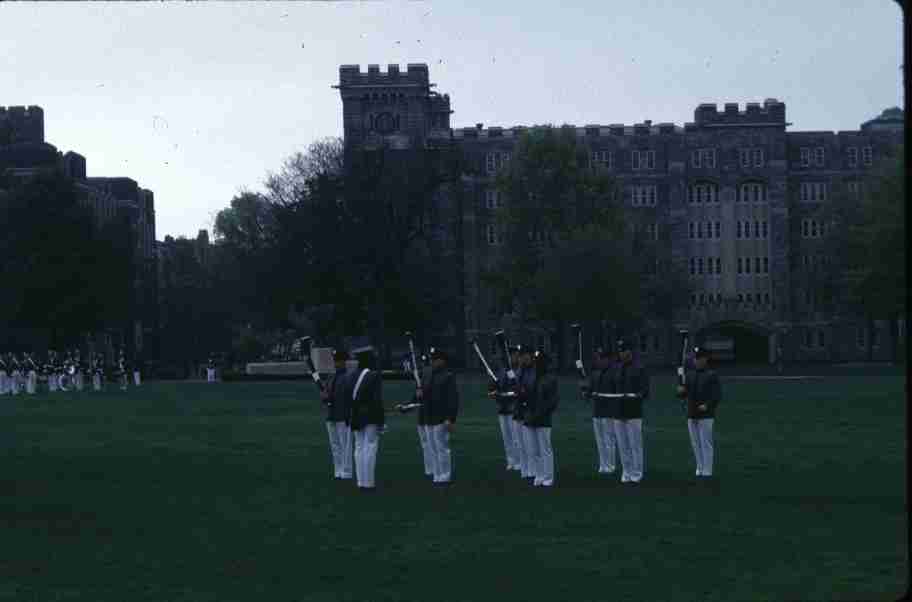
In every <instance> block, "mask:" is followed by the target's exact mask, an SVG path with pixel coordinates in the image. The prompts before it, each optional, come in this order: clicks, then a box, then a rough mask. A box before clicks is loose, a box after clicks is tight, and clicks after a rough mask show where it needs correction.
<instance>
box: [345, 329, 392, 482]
mask: <svg viewBox="0 0 912 602" xmlns="http://www.w3.org/2000/svg"><path fill="white" fill-rule="evenodd" d="M354 353H355V357H357V358H358V371H357V373H356V374H352V379H353V383H354V384H353V388H352V403H351V418H350V423H351V429H352V435H353V436H354V438H355V478H356V479H357V481H358V489H360V490H361V491H374V490H375V488H376V485H375V481H374V474H375V471H376V467H377V452H378V450H379V448H380V429H381V428H383V426H384V425H385V424H386V417H385V416H384V410H383V378H382V373H381V372H380V371H379V370H377V369H376V358H375V357H374V350H373V347H370V346H368V347H362V348H360V349H356V350H354Z"/></svg>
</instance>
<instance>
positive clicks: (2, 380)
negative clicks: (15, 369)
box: [0, 370, 9, 395]
mask: <svg viewBox="0 0 912 602" xmlns="http://www.w3.org/2000/svg"><path fill="white" fill-rule="evenodd" d="M8 380H9V379H8V377H7V376H6V370H0V395H6V392H7V391H6V389H7V387H8V386H9V385H8V384H7V381H8Z"/></svg>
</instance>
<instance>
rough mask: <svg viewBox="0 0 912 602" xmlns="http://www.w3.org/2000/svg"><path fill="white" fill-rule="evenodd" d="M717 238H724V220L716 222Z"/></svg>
mask: <svg viewBox="0 0 912 602" xmlns="http://www.w3.org/2000/svg"><path fill="white" fill-rule="evenodd" d="M716 238H722V222H716Z"/></svg>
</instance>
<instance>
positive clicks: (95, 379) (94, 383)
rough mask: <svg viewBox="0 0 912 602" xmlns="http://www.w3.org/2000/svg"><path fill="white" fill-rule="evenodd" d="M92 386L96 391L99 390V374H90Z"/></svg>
mask: <svg viewBox="0 0 912 602" xmlns="http://www.w3.org/2000/svg"><path fill="white" fill-rule="evenodd" d="M92 386H93V387H95V390H96V391H101V375H100V374H95V375H94V376H92Z"/></svg>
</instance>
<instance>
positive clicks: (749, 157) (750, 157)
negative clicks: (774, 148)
mask: <svg viewBox="0 0 912 602" xmlns="http://www.w3.org/2000/svg"><path fill="white" fill-rule="evenodd" d="M738 155H739V157H740V158H741V167H751V165H753V167H763V149H762V148H742V149H739V150H738Z"/></svg>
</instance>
